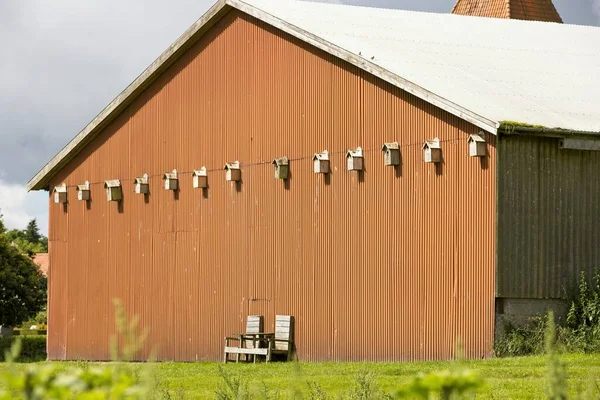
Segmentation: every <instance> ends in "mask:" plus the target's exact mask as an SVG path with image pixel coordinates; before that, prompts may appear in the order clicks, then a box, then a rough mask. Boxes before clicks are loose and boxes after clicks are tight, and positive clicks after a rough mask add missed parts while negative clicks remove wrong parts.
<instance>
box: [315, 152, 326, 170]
mask: <svg viewBox="0 0 600 400" xmlns="http://www.w3.org/2000/svg"><path fill="white" fill-rule="evenodd" d="M313 171H314V173H315V174H328V173H329V152H328V151H327V150H325V151H323V152H321V153H315V155H314V156H313Z"/></svg>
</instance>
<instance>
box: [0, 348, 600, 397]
mask: <svg viewBox="0 0 600 400" xmlns="http://www.w3.org/2000/svg"><path fill="white" fill-rule="evenodd" d="M562 360H563V361H564V362H565V363H566V365H567V374H568V380H569V390H570V393H571V398H576V396H575V395H576V394H577V393H585V391H586V390H587V389H588V388H589V387H590V384H594V387H596V383H597V380H598V379H600V355H564V356H562ZM58 365H60V366H64V367H65V368H66V367H68V366H69V365H72V364H69V363H58ZM452 365H453V364H452V363H450V362H422V363H320V364H317V363H315V364H308V363H272V364H255V365H253V364H243V363H240V364H227V365H224V364H218V363H191V364H187V363H152V364H138V365H137V366H139V368H144V367H147V368H151V370H152V372H153V374H154V376H155V377H156V382H157V385H158V390H159V391H165V390H168V391H169V393H170V395H171V398H184V399H195V398H200V399H202V398H204V399H210V398H214V397H215V390H216V389H217V388H218V387H219V385H221V384H222V382H223V378H222V376H221V374H220V372H219V367H223V368H224V371H225V372H226V374H228V375H230V376H233V377H239V378H242V379H243V380H245V381H246V382H248V384H249V386H250V387H251V388H262V387H263V384H264V385H266V387H268V388H269V390H270V391H272V392H274V391H277V390H279V391H280V393H281V394H287V393H290V392H291V391H293V390H296V389H297V390H300V391H303V392H305V391H306V389H307V387H308V386H307V385H308V382H315V383H318V384H319V385H320V386H321V387H322V388H323V389H324V390H325V391H326V392H327V393H329V394H330V395H331V396H332V398H338V396H339V397H341V398H343V397H344V396H343V394H344V392H346V391H347V390H348V389H349V388H350V387H351V386H352V385H353V384H354V383H355V378H356V376H357V374H358V373H359V372H360V371H368V372H371V373H373V374H374V375H375V377H376V381H377V383H378V385H379V387H380V388H381V389H383V390H385V391H386V392H391V393H393V392H394V390H395V389H396V388H398V387H400V386H401V385H403V384H405V383H407V382H409V381H410V380H411V378H412V377H413V376H415V375H416V374H417V373H418V372H421V371H422V372H428V371H434V370H441V369H448V368H451V367H452ZM465 365H466V367H468V368H470V369H473V370H476V371H478V372H479V374H480V375H481V376H482V377H483V378H484V379H485V381H486V387H485V388H484V390H483V391H482V392H481V393H480V395H479V396H478V398H491V399H539V398H544V388H545V384H546V376H545V375H546V359H545V357H524V358H508V359H491V360H478V361H466V362H465ZM18 366H19V368H25V367H26V366H27V364H19V365H18ZM5 368H6V366H5V364H2V363H0V372H2V371H3V370H4V369H5ZM595 380H596V382H594V381H595ZM595 390H596V391H595V396H594V397H595V398H598V397H599V396H600V392H598V390H597V389H595Z"/></svg>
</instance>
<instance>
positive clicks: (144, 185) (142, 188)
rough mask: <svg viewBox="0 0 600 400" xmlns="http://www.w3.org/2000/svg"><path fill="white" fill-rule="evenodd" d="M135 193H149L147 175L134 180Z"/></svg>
mask: <svg viewBox="0 0 600 400" xmlns="http://www.w3.org/2000/svg"><path fill="white" fill-rule="evenodd" d="M133 183H134V184H135V193H137V194H148V193H150V184H149V183H148V174H144V175H142V176H138V177H137V178H135V179H134V181H133Z"/></svg>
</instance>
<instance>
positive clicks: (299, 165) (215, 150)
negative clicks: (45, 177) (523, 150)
mask: <svg viewBox="0 0 600 400" xmlns="http://www.w3.org/2000/svg"><path fill="white" fill-rule="evenodd" d="M476 131H477V129H476V128H475V127H474V126H472V125H470V124H468V123H466V122H464V121H461V120H459V119H458V118H456V117H453V116H451V115H450V114H448V113H446V112H442V111H440V110H438V109H436V108H435V107H433V106H431V105H428V104H426V103H425V102H423V101H420V100H418V99H416V98H415V97H413V96H411V95H409V94H407V93H405V92H402V91H401V90H399V89H396V88H394V87H392V86H391V85H388V84H385V83H383V82H381V81H380V80H377V79H376V78H374V77H372V76H370V75H368V74H366V73H363V72H361V71H360V70H358V69H357V68H354V67H351V66H349V65H347V64H346V63H345V62H343V61H341V60H337V59H334V58H333V57H331V56H328V55H326V54H324V53H322V52H320V51H316V50H314V49H312V48H310V47H309V46H308V45H305V44H303V43H299V42H298V41H297V40H295V39H292V38H290V37H288V36H286V35H285V34H282V33H281V32H279V31H277V30H276V29H274V28H271V27H269V26H265V25H263V24H261V23H258V22H257V21H255V20H253V19H252V18H250V17H247V16H243V15H241V14H240V13H238V12H230V13H229V14H228V15H227V16H226V17H225V18H224V19H223V20H221V21H220V22H219V23H218V24H217V25H216V26H215V27H214V28H213V30H212V31H211V32H209V34H208V35H207V36H205V37H204V38H202V39H201V41H200V42H198V43H197V44H196V45H194V47H192V49H191V50H190V51H189V52H188V53H187V54H186V55H185V56H184V57H183V58H182V59H180V60H179V61H178V62H177V63H176V64H175V65H174V66H173V67H171V69H169V70H168V71H167V72H166V73H165V75H164V76H163V77H161V78H160V79H159V80H158V81H157V82H156V83H154V84H153V85H152V86H151V87H150V88H149V89H148V90H147V91H146V93H145V94H144V95H143V96H142V97H140V98H139V99H138V100H137V101H136V102H135V103H134V104H133V105H132V106H131V107H129V108H128V109H127V110H126V111H125V112H124V113H123V115H122V116H121V118H120V119H119V120H118V121H115V123H113V124H111V125H110V126H109V127H108V128H107V132H106V133H105V134H103V135H101V136H100V137H99V138H98V139H96V140H95V141H94V142H93V143H92V144H90V146H89V147H88V148H87V149H86V150H85V151H84V152H83V153H82V154H80V156H79V157H78V159H77V160H76V161H75V162H72V163H71V164H69V165H68V166H67V167H66V168H65V169H64V170H63V171H62V172H61V174H60V175H59V176H57V178H56V182H59V181H61V182H62V181H63V180H64V181H66V182H67V183H68V185H69V186H72V185H76V184H77V183H80V182H79V181H84V180H86V179H87V180H89V181H90V182H92V197H93V201H92V202H91V203H90V208H89V209H84V208H85V205H84V204H82V203H80V202H76V201H73V200H72V201H71V202H70V204H69V206H68V212H67V213H63V211H62V209H60V210H59V207H57V205H55V204H50V213H51V225H52V226H51V230H50V232H51V233H50V236H51V237H50V240H51V243H52V254H51V257H52V265H53V269H54V270H58V271H59V272H57V276H60V277H61V278H64V279H60V280H56V279H53V280H52V282H51V288H52V290H54V291H53V292H51V296H50V318H51V323H50V327H49V329H50V330H51V334H50V336H49V338H50V341H49V348H50V349H51V350H52V351H51V352H50V353H49V354H50V358H52V359H60V358H65V357H67V358H74V357H85V358H89V359H104V358H106V357H108V336H109V335H110V334H112V333H113V332H114V329H113V328H112V326H113V325H114V316H113V314H114V313H113V311H112V304H111V298H112V297H120V298H121V299H122V301H123V303H124V304H125V306H126V308H127V311H128V312H130V313H132V314H138V315H139V316H140V318H141V325H142V326H143V327H145V328H147V329H149V331H150V336H149V341H148V344H147V346H146V348H145V351H144V354H142V355H141V358H144V357H147V356H148V355H149V354H150V352H151V351H152V350H154V351H155V352H156V356H157V358H158V359H162V360H166V359H178V360H189V361H195V360H207V359H210V360H218V359H221V357H222V347H223V337H224V336H225V335H227V334H232V333H235V332H239V331H241V330H242V329H243V327H244V321H245V317H246V316H247V315H249V314H262V315H264V316H265V326H266V328H267V329H271V330H272V329H273V323H274V318H275V315H276V314H290V315H294V316H295V317H296V335H295V337H296V344H297V351H298V357H299V358H300V359H302V360H312V361H317V360H417V359H444V358H450V357H452V356H453V354H454V347H455V344H456V342H457V341H458V340H459V338H461V339H462V341H463V342H464V345H465V352H466V355H467V356H468V357H483V356H488V355H489V354H490V351H491V343H492V338H493V328H494V327H493V321H494V246H495V237H494V218H495V209H494V206H493V203H494V202H493V199H494V196H495V194H494V193H495V175H494V165H495V162H490V160H494V157H495V139H494V137H492V136H490V135H488V136H487V140H488V143H489V146H488V148H489V151H490V154H489V159H488V158H486V159H484V160H483V161H481V160H479V159H474V158H470V157H469V156H468V154H467V144H466V138H467V135H468V134H469V133H473V132H476ZM434 136H439V137H440V138H441V140H442V145H443V152H444V164H443V165H442V166H438V167H435V166H433V165H426V164H424V163H423V154H422V150H421V146H422V143H423V141H424V140H425V139H431V138H433V137H434ZM394 140H398V141H399V142H400V143H401V146H402V159H403V165H402V167H401V168H399V169H398V170H394V169H393V168H389V167H384V166H383V154H382V152H381V150H380V147H381V145H382V143H384V142H389V141H394ZM356 146H362V147H363V148H364V149H365V171H364V173H362V174H360V175H359V174H357V173H350V172H348V171H346V161H345V152H346V150H347V149H349V148H355V147H356ZM325 149H327V150H329V151H330V152H331V167H332V173H331V174H330V176H328V177H324V176H322V175H316V174H314V173H313V172H312V161H311V159H312V155H313V153H315V152H317V151H322V150H325ZM283 155H287V156H288V157H289V158H290V159H291V179H290V180H289V181H287V182H282V181H279V180H275V179H273V166H272V165H271V160H272V159H273V158H275V157H280V156H283ZM235 160H239V161H240V162H241V164H242V183H241V184H239V185H235V184H231V183H227V182H225V179H224V172H223V170H222V168H223V165H224V163H225V162H227V161H235ZM202 165H206V167H207V169H208V171H209V178H208V179H209V186H210V189H209V190H208V191H205V192H203V191H201V190H193V189H192V187H191V171H192V170H193V169H196V168H199V167H201V166H202ZM173 168H177V170H178V171H179V173H180V175H179V177H180V187H181V190H180V191H179V192H178V193H175V194H174V193H172V192H167V191H165V190H164V189H163V188H162V185H163V182H162V179H161V178H162V174H163V173H164V172H166V171H171V170H172V169H173ZM144 173H147V174H149V175H150V195H149V196H148V197H147V199H144V197H143V196H140V195H135V194H134V193H133V183H132V182H133V178H134V177H135V176H141V175H142V174H144ZM115 178H119V179H121V181H122V183H123V191H124V195H123V202H122V204H121V206H118V205H117V204H115V203H107V202H106V200H105V197H104V190H103V188H102V182H103V181H104V180H106V179H115ZM69 191H70V192H69V195H70V196H71V199H72V198H73V196H74V194H73V193H74V189H73V188H70V189H69ZM66 232H69V233H71V236H69V237H68V239H69V240H67V233H66ZM71 240H72V241H71ZM71 243H73V245H71ZM61 246H62V247H61ZM67 254H68V259H67ZM77 260H84V261H82V262H81V263H80V262H79V261H77ZM82 263H83V264H85V265H82ZM78 268H79V269H80V270H78V271H76V272H75V271H74V270H75V269H78ZM62 289H67V291H66V292H65V293H68V296H69V297H68V299H67V297H66V296H67V295H66V294H65V295H64V296H65V297H61V295H55V294H54V293H55V291H57V290H62ZM71 302H76V303H77V305H73V306H72V305H68V304H70V303H71ZM65 337H66V338H68V340H66V339H64V338H65ZM64 346H66V348H67V352H66V355H64V354H63V353H61V352H60V349H62V348H63V347H64Z"/></svg>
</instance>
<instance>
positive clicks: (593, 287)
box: [494, 271, 600, 357]
mask: <svg viewBox="0 0 600 400" xmlns="http://www.w3.org/2000/svg"><path fill="white" fill-rule="evenodd" d="M573 297H574V299H573V300H571V306H570V308H569V312H568V314H567V319H566V322H565V324H564V325H562V326H557V327H556V343H557V347H558V348H560V349H562V350H565V351H568V352H571V353H600V273H599V272H598V271H596V272H595V273H594V276H593V278H592V279H591V284H590V283H588V279H587V278H586V276H585V274H582V275H581V278H580V280H579V285H578V288H577V292H576V294H575V296H573ZM547 327H548V317H547V316H541V317H534V318H531V319H530V321H529V323H528V324H526V325H524V326H519V327H516V326H514V325H511V324H507V326H506V329H505V333H504V335H503V336H502V337H501V338H500V339H498V340H496V341H495V343H494V353H495V354H496V356H497V357H518V356H526V355H532V354H543V353H544V351H545V348H544V335H545V332H546V330H547Z"/></svg>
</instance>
